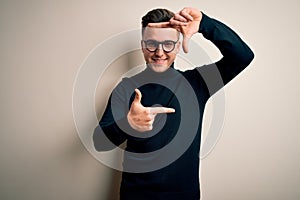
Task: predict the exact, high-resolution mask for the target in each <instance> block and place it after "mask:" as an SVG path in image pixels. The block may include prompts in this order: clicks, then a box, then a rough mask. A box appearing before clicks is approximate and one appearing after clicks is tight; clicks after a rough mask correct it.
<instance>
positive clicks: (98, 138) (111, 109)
mask: <svg viewBox="0 0 300 200" xmlns="http://www.w3.org/2000/svg"><path fill="white" fill-rule="evenodd" d="M123 83H124V82H121V83H120V84H119V85H118V86H117V87H116V88H115V89H114V90H113V92H112V94H111V95H110V98H109V100H108V103H107V106H106V108H105V111H104V113H103V115H102V118H101V119H100V121H99V125H98V126H97V127H96V128H95V130H94V134H93V142H94V147H95V149H96V150H97V151H108V150H112V149H114V148H115V147H117V146H119V145H120V144H122V143H123V142H125V140H126V139H127V138H128V136H129V135H128V133H134V132H135V130H133V129H132V128H131V127H130V125H129V123H128V121H127V113H128V110H129V106H128V105H129V99H130V98H129V97H130V96H129V95H130V94H129V93H128V94H127V92H126V91H127V90H128V87H126V86H124V84H123ZM126 88H127V89H126ZM131 91H133V90H131Z"/></svg>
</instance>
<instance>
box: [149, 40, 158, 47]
mask: <svg viewBox="0 0 300 200" xmlns="http://www.w3.org/2000/svg"><path fill="white" fill-rule="evenodd" d="M146 45H147V47H148V48H156V47H157V42H156V41H155V40H147V41H146Z"/></svg>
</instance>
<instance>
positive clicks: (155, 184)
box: [93, 8, 254, 200]
mask: <svg viewBox="0 0 300 200" xmlns="http://www.w3.org/2000/svg"><path fill="white" fill-rule="evenodd" d="M142 27H143V30H142V41H141V46H142V51H143V55H144V58H145V61H146V65H147V67H146V69H145V70H144V71H142V72H141V73H139V74H137V75H135V76H133V77H131V78H124V79H123V80H122V81H121V82H120V83H119V84H118V86H117V87H116V88H115V89H114V91H113V93H112V95H111V96H110V99H109V102H108V104H107V108H106V110H105V112H104V114H103V116H102V119H101V120H100V123H99V126H98V127H97V128H96V129H95V132H94V137H93V139H94V145H95V148H96V150H98V151H103V150H109V149H111V148H113V147H114V145H116V146H119V145H120V144H122V143H123V142H124V141H127V146H126V149H125V150H126V151H125V154H124V161H123V167H124V172H123V174H122V182H121V190H120V198H121V200H127V199H128V200H147V199H149V200H150V199H151V200H158V199H164V200H166V199H171V200H183V199H185V200H196V199H200V185H199V149H200V139H201V125H202V117H203V112H204V107H205V103H206V102H207V100H208V99H209V97H210V96H211V95H213V94H214V93H216V92H217V91H218V90H219V89H221V88H222V87H223V86H224V85H225V84H227V83H228V82H229V81H231V80H232V79H233V78H234V77H235V76H237V75H238V74H239V73H240V72H241V71H242V70H243V69H245V68H246V67H247V66H248V65H249V64H250V62H251V61H252V59H253V58H254V54H253V53H252V51H251V50H250V48H249V47H248V46H247V45H246V44H245V43H244V42H243V41H242V40H241V39H240V37H239V36H238V35H237V34H236V33H235V32H233V31H232V30H231V29H230V28H228V27H227V26H226V25H224V24H223V23H221V22H219V21H217V20H215V19H212V18H210V17H208V16H207V15H205V14H204V13H202V12H201V11H199V10H197V9H195V8H184V9H182V10H181V11H180V12H178V13H177V14H174V13H172V12H170V11H168V10H166V9H155V10H152V11H150V12H148V13H147V14H146V15H145V16H144V17H143V18H142ZM179 33H181V34H182V35H183V41H182V47H183V50H184V52H188V40H189V38H191V37H192V36H193V35H194V34H198V33H201V34H202V35H203V36H204V37H205V38H206V39H208V40H210V41H211V42H213V43H214V44H215V45H216V46H217V47H218V49H219V50H220V52H221V53H222V55H223V57H222V59H221V60H219V61H217V62H216V63H212V64H210V65H205V66H201V67H197V68H195V69H192V70H187V71H184V72H182V71H179V70H176V69H175V68H174V60H175V58H176V55H177V53H178V52H179V50H180V46H181V42H180V41H179V35H180V34H179ZM219 77H221V79H222V81H221V82H220V79H219ZM104 136H105V137H107V138H108V139H109V140H110V141H111V143H113V144H114V145H108V144H104V142H103V141H104V140H105V139H104V138H105V137H104Z"/></svg>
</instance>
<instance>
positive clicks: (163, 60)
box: [153, 58, 167, 64]
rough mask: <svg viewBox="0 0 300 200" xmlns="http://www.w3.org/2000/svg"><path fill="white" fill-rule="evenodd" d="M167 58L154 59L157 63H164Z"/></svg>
mask: <svg viewBox="0 0 300 200" xmlns="http://www.w3.org/2000/svg"><path fill="white" fill-rule="evenodd" d="M166 60H167V59H166V58H165V59H161V58H160V59H155V58H154V59H153V61H154V62H155V63H157V64H162V63H164V62H165V61H166Z"/></svg>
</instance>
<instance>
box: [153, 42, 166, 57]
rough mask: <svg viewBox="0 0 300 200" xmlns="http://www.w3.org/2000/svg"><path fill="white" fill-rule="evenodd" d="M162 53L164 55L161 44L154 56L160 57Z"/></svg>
mask: <svg viewBox="0 0 300 200" xmlns="http://www.w3.org/2000/svg"><path fill="white" fill-rule="evenodd" d="M163 53H164V50H163V47H162V44H159V45H158V47H157V49H156V51H155V55H157V56H161V55H163Z"/></svg>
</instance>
